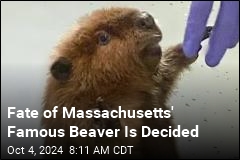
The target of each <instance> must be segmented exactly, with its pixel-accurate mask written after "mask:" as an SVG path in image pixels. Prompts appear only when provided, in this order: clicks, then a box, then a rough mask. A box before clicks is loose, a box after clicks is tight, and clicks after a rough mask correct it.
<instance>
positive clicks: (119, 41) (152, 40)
mask: <svg viewBox="0 0 240 160" xmlns="http://www.w3.org/2000/svg"><path fill="white" fill-rule="evenodd" d="M207 33H209V32H207ZM205 38H208V36H205V37H204V39H205ZM161 39H162V32H161V30H160V28H159V27H158V26H157V25H156V23H155V21H154V18H153V17H152V16H151V15H150V14H149V13H148V12H146V11H140V10H138V9H134V8H120V7H113V8H107V9H99V10H96V11H94V12H92V13H91V14H90V15H88V16H86V17H84V18H83V19H81V21H80V22H79V23H78V24H77V25H76V26H75V27H74V28H73V29H72V31H71V32H70V33H69V34H68V35H67V36H66V37H65V38H64V39H63V40H62V41H61V42H60V43H59V45H58V46H57V47H56V53H57V54H56V59H55V60H54V62H53V63H52V64H51V67H50V75H49V77H48V80H47V87H46V92H45V96H44V106H43V110H47V109H48V110H52V109H53V107H54V106H58V107H59V108H61V107H68V108H71V107H73V106H74V107H76V108H77V109H80V110H83V111H86V110H91V109H96V108H97V109H101V110H102V109H107V110H113V109H117V108H118V107H119V106H121V107H122V109H124V110H139V109H141V110H147V109H153V108H162V109H163V110H166V109H168V108H167V106H166V102H167V100H168V98H169V96H170V94H171V91H172V89H173V87H174V86H175V84H176V81H177V79H178V77H179V75H180V74H181V73H182V72H183V71H184V70H185V69H187V68H189V65H190V64H191V63H193V62H194V61H195V60H196V57H194V58H191V59H189V58H186V57H185V56H184V54H183V50H182V45H181V44H177V45H175V46H172V47H169V49H167V50H166V51H164V52H162V50H161V47H160V45H159V42H160V41H161ZM42 125H43V127H44V128H47V129H64V130H65V136H64V137H54V138H53V137H46V138H45V141H44V144H45V145H46V146H63V147H64V153H63V155H60V157H58V158H62V157H64V156H66V157H67V158H71V157H73V155H70V154H69V147H70V146H74V147H76V148H77V147H79V146H89V149H90V150H91V149H93V148H94V146H110V147H113V146H134V147H133V150H132V153H131V155H130V154H126V155H122V156H125V157H128V158H129V157H130V156H131V158H177V157H178V152H177V149H176V143H175V140H174V138H173V137H168V138H167V137H165V138H163V137H158V138H154V137H148V138H141V137H140V136H141V134H140V133H141V126H149V127H150V128H157V129H164V128H166V129H167V128H168V127H169V126H171V125H172V120H171V119H169V118H165V119H157V118H141V119H140V118H119V119H113V118H109V119H101V118H99V119H94V118H83V119H77V118H68V119H63V118H62V111H61V109H59V110H58V113H57V117H56V118H44V117H43V118H42ZM70 126H78V127H79V128H82V129H91V128H112V129H113V128H121V131H120V133H119V136H118V137H114V138H113V137H104V138H97V137H96V138H91V137H84V138H83V137H74V138H73V137H71V138H70V137H69V127H70ZM124 126H128V127H129V129H136V130H137V131H138V132H139V133H138V136H136V137H125V136H124ZM52 156H53V155H52ZM74 156H77V157H78V158H79V157H80V158H81V157H84V158H88V157H94V156H93V155H91V153H90V154H88V155H84V154H82V155H74ZM85 156H86V157H85ZM122 156H120V155H114V154H111V153H110V154H109V155H107V156H106V155H97V156H96V157H94V158H101V157H104V158H106V157H111V158H112V157H114V158H116V157H117V158H118V157H122Z"/></svg>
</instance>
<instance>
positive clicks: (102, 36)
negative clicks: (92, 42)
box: [98, 31, 110, 45]
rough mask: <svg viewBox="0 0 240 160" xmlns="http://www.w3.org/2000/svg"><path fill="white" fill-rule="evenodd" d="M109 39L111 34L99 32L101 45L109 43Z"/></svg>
mask: <svg viewBox="0 0 240 160" xmlns="http://www.w3.org/2000/svg"><path fill="white" fill-rule="evenodd" d="M109 41H110V35H109V34H108V33H107V32H105V31H101V32H99V33H98V43H99V44H100V45H106V44H108V42H109Z"/></svg>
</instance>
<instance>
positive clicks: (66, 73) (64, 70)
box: [50, 57, 72, 81]
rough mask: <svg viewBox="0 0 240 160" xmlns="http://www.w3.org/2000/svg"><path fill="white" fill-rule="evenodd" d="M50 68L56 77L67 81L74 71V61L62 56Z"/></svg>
mask: <svg viewBox="0 0 240 160" xmlns="http://www.w3.org/2000/svg"><path fill="white" fill-rule="evenodd" d="M50 70H51V74H52V75H53V77H54V78H55V79H57V80H60V81H66V80H68V79H69V77H70V74H71V71H72V63H71V62H70V60H68V59H67V58H64V57H60V58H58V60H57V61H55V62H54V63H53V64H52V66H51V69H50Z"/></svg>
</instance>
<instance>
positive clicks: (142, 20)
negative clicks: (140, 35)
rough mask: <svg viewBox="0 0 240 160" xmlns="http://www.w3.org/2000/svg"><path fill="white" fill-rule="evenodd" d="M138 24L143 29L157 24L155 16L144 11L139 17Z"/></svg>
mask: <svg viewBox="0 0 240 160" xmlns="http://www.w3.org/2000/svg"><path fill="white" fill-rule="evenodd" d="M137 25H138V27H140V28H143V29H152V28H154V26H155V22H154V19H153V17H152V16H151V15H150V14H149V13H147V12H145V11H143V12H141V13H140V15H139V17H138V20H137Z"/></svg>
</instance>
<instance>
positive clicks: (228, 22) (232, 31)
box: [183, 1, 239, 67]
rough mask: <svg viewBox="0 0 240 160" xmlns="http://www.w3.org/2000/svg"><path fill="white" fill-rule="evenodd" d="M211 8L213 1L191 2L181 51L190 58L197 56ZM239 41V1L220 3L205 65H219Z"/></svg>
mask: <svg viewBox="0 0 240 160" xmlns="http://www.w3.org/2000/svg"><path fill="white" fill-rule="evenodd" d="M212 6H213V1H206V2H201V1H195V2H192V4H191V8H190V13H189V17H188V20H187V28H186V31H185V36H184V42H183V51H184V54H185V55H186V56H187V57H189V58H191V57H195V56H196V55H197V54H198V51H199V48H201V45H200V43H201V41H202V39H204V33H205V29H206V23H207V20H208V17H209V14H210V12H211V9H212ZM238 41H239V1H235V2H234V1H221V7H220V10H219V13H218V16H217V20H216V23H215V25H214V27H213V30H212V33H211V36H210V40H209V47H208V51H207V54H206V57H205V61H206V64H207V65H208V66H210V67H214V66H216V65H218V64H219V62H220V60H221V59H222V57H223V55H224V54H225V52H226V50H227V49H228V48H233V47H234V46H235V45H236V44H237V43H238Z"/></svg>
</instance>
